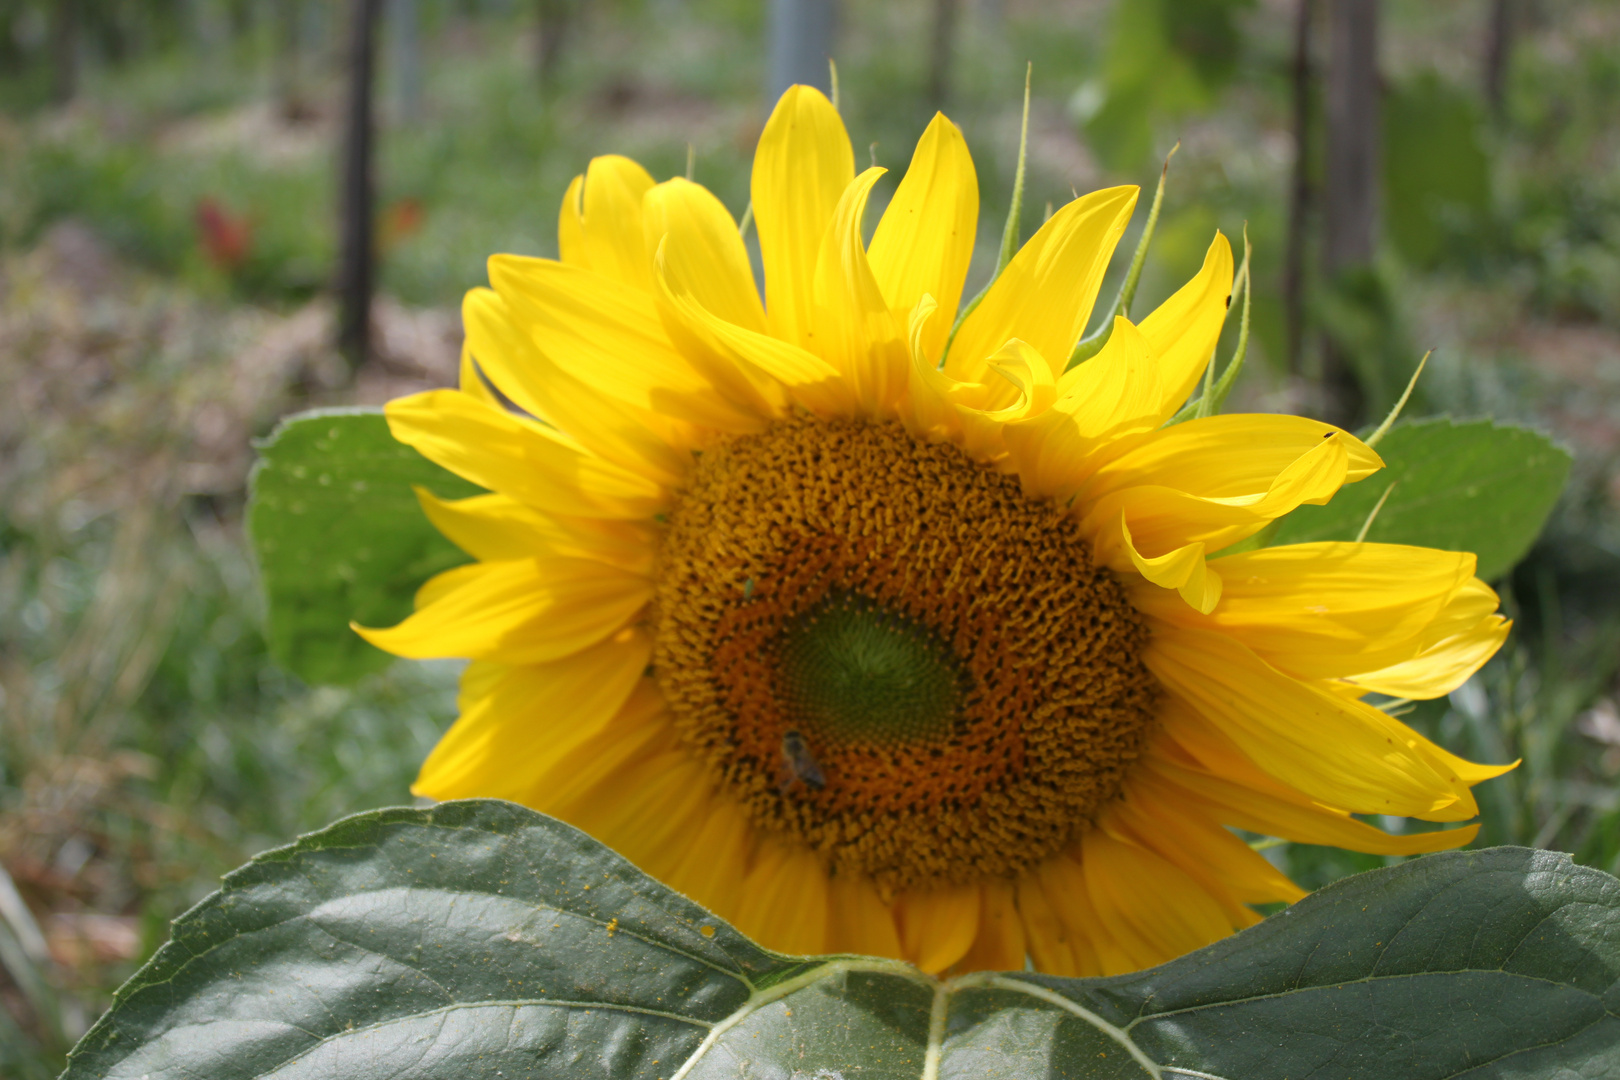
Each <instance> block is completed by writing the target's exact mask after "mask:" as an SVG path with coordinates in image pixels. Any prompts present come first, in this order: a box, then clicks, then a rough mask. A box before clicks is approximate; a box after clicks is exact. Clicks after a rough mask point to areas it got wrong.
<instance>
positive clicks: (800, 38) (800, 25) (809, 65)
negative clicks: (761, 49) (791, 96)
mask: <svg viewBox="0 0 1620 1080" xmlns="http://www.w3.org/2000/svg"><path fill="white" fill-rule="evenodd" d="M837 19H838V5H837V3H836V2H835V0H770V10H769V17H768V19H767V23H768V30H767V33H769V35H770V49H769V51H768V53H767V56H768V60H769V74H768V79H769V83H768V85H767V87H766V88H767V90H769V92H770V95H771V99H770V102H769V103H768V105H767V107H769V106H774V105H775V104H776V99H777V98H779V97H781V96H782V93H783V91H785V90H786V89H787V88H788V87H790V86H792V85H793V84H794V83H804V84H805V85H808V86H815V87H819V88H820V89H821V90H822V91H823V92H831V90H832V77H831V73H830V72H829V71H828V69H827V60H828V58H829V57H831V56H832V51H833V31H834V29H835V27H836V24H837Z"/></svg>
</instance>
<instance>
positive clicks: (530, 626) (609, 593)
mask: <svg viewBox="0 0 1620 1080" xmlns="http://www.w3.org/2000/svg"><path fill="white" fill-rule="evenodd" d="M458 569H459V570H460V571H463V572H464V575H465V576H463V577H462V578H461V579H460V581H459V583H458V584H459V587H458V588H456V589H455V590H454V591H452V592H449V593H448V594H446V595H441V596H439V597H437V598H436V599H434V600H433V602H432V603H430V604H428V605H427V606H426V607H424V608H422V609H421V610H419V611H417V612H416V613H415V614H414V615H412V616H410V617H409V618H407V619H406V620H405V621H404V622H402V623H400V624H399V625H398V626H394V627H390V628H387V629H370V628H366V627H359V626H356V627H355V630H356V632H357V633H359V634H360V636H361V637H363V638H365V639H366V640H367V641H369V642H371V643H372V644H373V645H375V646H377V648H379V649H383V650H385V651H387V652H391V653H393V654H394V655H396V656H406V657H410V658H411V659H413V660H427V659H433V658H439V657H466V658H470V659H474V660H496V661H499V662H501V663H506V664H539V663H544V662H546V661H548V660H559V659H561V658H563V657H565V656H572V655H574V654H575V653H577V652H580V651H581V650H583V649H586V648H588V647H590V646H591V645H594V644H596V643H597V642H599V641H601V640H602V639H604V638H606V637H609V636H611V635H613V634H615V633H617V632H618V631H619V630H621V629H623V628H624V626H625V624H627V623H628V622H629V621H630V619H631V618H632V617H633V616H634V615H635V614H636V613H637V612H638V611H640V610H641V609H642V607H644V606H645V605H646V603H647V601H648V600H651V599H652V583H651V582H650V581H648V579H646V578H644V577H641V576H639V575H637V574H629V573H626V572H625V571H623V570H620V569H618V568H616V567H612V566H608V565H607V564H606V563H600V562H595V561H592V560H587V559H560V558H538V559H517V560H513V561H511V562H492V563H477V564H475V566H474V567H460V568H458Z"/></svg>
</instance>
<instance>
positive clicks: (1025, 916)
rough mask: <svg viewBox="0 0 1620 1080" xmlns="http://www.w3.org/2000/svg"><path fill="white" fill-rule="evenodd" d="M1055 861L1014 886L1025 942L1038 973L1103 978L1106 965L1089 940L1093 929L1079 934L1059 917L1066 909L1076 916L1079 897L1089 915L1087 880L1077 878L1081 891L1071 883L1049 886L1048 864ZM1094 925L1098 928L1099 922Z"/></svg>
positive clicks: (1023, 877)
mask: <svg viewBox="0 0 1620 1080" xmlns="http://www.w3.org/2000/svg"><path fill="white" fill-rule="evenodd" d="M1060 858H1061V856H1060ZM1054 861H1055V860H1053V859H1048V860H1045V862H1043V863H1042V864H1041V865H1039V866H1037V867H1036V868H1035V869H1033V870H1030V871H1027V872H1025V873H1024V875H1023V876H1022V877H1020V878H1019V879H1018V881H1017V882H1016V883H1015V885H1014V893H1015V897H1016V900H1017V903H1018V917H1019V919H1020V920H1021V921H1022V922H1023V924H1024V940H1025V942H1026V944H1027V947H1028V949H1029V957H1030V959H1031V960H1033V961H1034V962H1035V969H1036V970H1037V971H1041V972H1045V973H1046V974H1049V975H1059V976H1063V977H1065V978H1076V977H1087V976H1094V975H1101V974H1102V973H1103V965H1102V962H1101V961H1100V960H1099V959H1098V958H1097V955H1096V950H1095V949H1094V948H1092V946H1091V943H1090V942H1089V941H1087V940H1085V939H1086V937H1087V936H1088V935H1089V933H1090V928H1088V929H1087V930H1086V931H1082V932H1081V933H1079V934H1077V933H1076V932H1075V931H1073V930H1071V929H1070V925H1069V922H1068V921H1067V920H1065V918H1064V917H1063V916H1062V915H1060V914H1059V909H1060V908H1062V909H1065V911H1066V912H1067V913H1068V914H1070V915H1071V916H1072V915H1073V910H1072V909H1073V902H1074V900H1075V898H1077V897H1078V898H1079V899H1080V900H1081V903H1082V905H1083V906H1084V908H1085V909H1086V912H1087V913H1089V911H1090V907H1091V901H1090V900H1087V899H1085V888H1084V879H1083V878H1078V876H1077V878H1076V880H1078V881H1079V882H1080V885H1081V887H1080V889H1079V890H1078V891H1073V890H1072V889H1070V888H1068V887H1067V886H1068V885H1069V884H1070V883H1060V884H1057V885H1055V886H1049V884H1048V882H1047V879H1046V875H1047V873H1048V871H1049V866H1048V865H1047V864H1049V863H1052V862H1054ZM1074 873H1075V874H1076V875H1078V874H1079V868H1078V867H1075V869H1074ZM1077 921H1084V920H1083V919H1082V920H1077ZM1092 926H1095V920H1093V921H1092Z"/></svg>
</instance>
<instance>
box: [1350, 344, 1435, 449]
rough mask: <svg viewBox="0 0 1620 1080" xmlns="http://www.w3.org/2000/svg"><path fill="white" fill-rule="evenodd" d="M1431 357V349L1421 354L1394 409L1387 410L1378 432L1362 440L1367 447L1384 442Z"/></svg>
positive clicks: (1432, 352) (1432, 351) (1432, 353)
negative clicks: (1421, 356) (1421, 357)
mask: <svg viewBox="0 0 1620 1080" xmlns="http://www.w3.org/2000/svg"><path fill="white" fill-rule="evenodd" d="M1433 355H1434V350H1433V349H1430V350H1429V351H1428V352H1426V353H1424V354H1423V359H1421V360H1419V361H1418V366H1417V370H1416V371H1414V372H1412V377H1411V378H1410V379H1408V380H1407V383H1406V392H1405V393H1403V394H1402V395H1401V400H1399V401H1397V402H1396V403H1395V407H1394V408H1393V409H1391V410H1389V415H1388V416H1386V417H1384V422H1383V423H1382V424H1379V425H1378V430H1377V431H1375V432H1373V433H1372V434H1371V435H1369V436H1367V437H1366V439H1364V440H1362V441H1364V442H1365V443H1366V444H1367V445H1368V446H1377V445H1378V444H1379V443H1380V442H1382V441H1383V440H1384V436H1385V435H1388V434H1389V429H1390V428H1391V427H1393V426H1394V424H1395V421H1396V420H1398V419H1400V416H1401V410H1402V409H1404V408H1406V403H1407V401H1409V400H1410V399H1411V397H1412V391H1413V390H1416V389H1417V381H1418V376H1419V375H1422V374H1423V368H1424V366H1425V365H1426V364H1428V362H1429V357H1431V356H1433Z"/></svg>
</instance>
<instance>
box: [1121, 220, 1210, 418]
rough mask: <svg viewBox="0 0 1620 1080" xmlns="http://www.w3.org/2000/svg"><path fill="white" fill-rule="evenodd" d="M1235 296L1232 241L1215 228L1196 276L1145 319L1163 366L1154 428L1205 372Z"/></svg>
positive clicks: (1145, 330) (1146, 334)
mask: <svg viewBox="0 0 1620 1080" xmlns="http://www.w3.org/2000/svg"><path fill="white" fill-rule="evenodd" d="M1231 298H1232V245H1230V244H1228V243H1227V242H1226V237H1224V236H1222V235H1221V234H1220V233H1219V232H1217V233H1216V234H1215V239H1214V240H1213V241H1212V242H1211V243H1210V245H1209V251H1208V252H1206V253H1205V255H1204V266H1203V269H1201V270H1200V271H1199V272H1198V275H1197V276H1196V277H1194V278H1193V279H1192V280H1191V281H1189V282H1187V284H1185V285H1183V286H1182V287H1181V288H1180V289H1177V290H1176V292H1175V293H1174V294H1173V295H1171V297H1170V299H1168V300H1166V301H1165V302H1164V303H1162V304H1160V305H1159V306H1158V307H1157V308H1155V309H1154V310H1153V313H1152V314H1151V315H1149V316H1148V317H1147V318H1145V319H1143V320H1142V326H1141V329H1142V334H1143V336H1144V337H1146V338H1147V340H1148V345H1149V347H1150V348H1151V349H1152V352H1153V357H1154V360H1155V362H1156V364H1157V366H1158V371H1159V378H1158V387H1157V389H1158V391H1159V399H1158V403H1157V407H1156V409H1155V410H1154V415H1155V416H1156V417H1157V421H1158V422H1157V423H1155V424H1154V425H1153V426H1154V427H1158V426H1159V424H1160V423H1163V422H1164V421H1165V420H1168V419H1169V418H1170V417H1171V416H1172V415H1174V414H1175V411H1176V410H1177V409H1179V408H1180V407H1181V404H1182V402H1184V401H1186V400H1187V397H1188V395H1190V394H1191V393H1192V391H1193V387H1194V386H1196V385H1197V384H1198V380H1199V379H1200V378H1201V377H1202V376H1203V374H1204V368H1205V367H1206V366H1208V364H1209V362H1210V359H1211V357H1213V355H1214V353H1215V344H1216V342H1217V341H1219V340H1220V336H1221V326H1222V325H1223V324H1224V323H1225V321H1226V310H1227V304H1228V303H1229V302H1230V301H1231Z"/></svg>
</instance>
